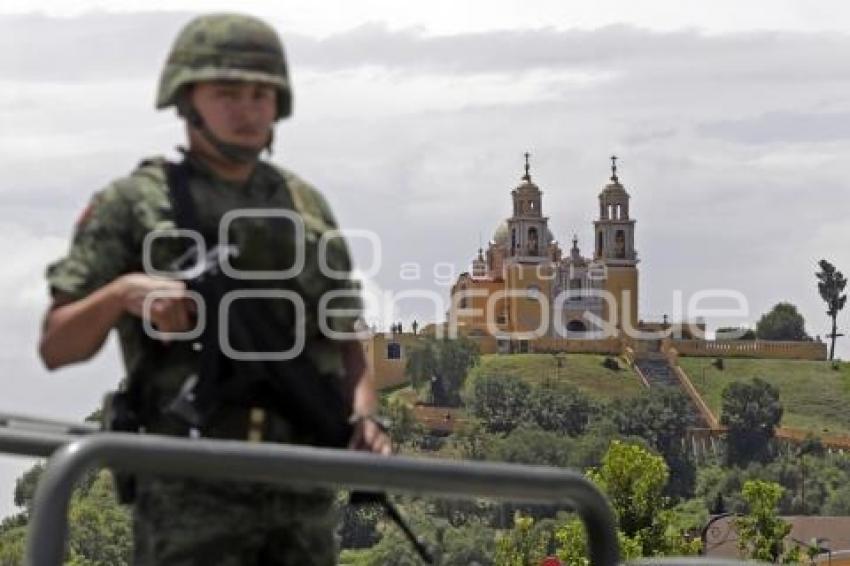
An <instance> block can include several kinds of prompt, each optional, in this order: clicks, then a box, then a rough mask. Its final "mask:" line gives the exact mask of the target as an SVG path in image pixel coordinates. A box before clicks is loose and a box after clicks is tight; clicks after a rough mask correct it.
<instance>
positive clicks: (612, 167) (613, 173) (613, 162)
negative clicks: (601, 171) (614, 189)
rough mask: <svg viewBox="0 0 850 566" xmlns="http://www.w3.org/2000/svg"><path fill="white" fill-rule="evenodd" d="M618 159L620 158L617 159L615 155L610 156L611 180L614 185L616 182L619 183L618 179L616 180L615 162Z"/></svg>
mask: <svg viewBox="0 0 850 566" xmlns="http://www.w3.org/2000/svg"><path fill="white" fill-rule="evenodd" d="M618 159H620V158H619V157H617V156H616V155H612V156H611V180H612V181H614V182H615V183H616V182H617V181H619V179H617V160H618Z"/></svg>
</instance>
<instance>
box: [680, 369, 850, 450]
mask: <svg viewBox="0 0 850 566" xmlns="http://www.w3.org/2000/svg"><path fill="white" fill-rule="evenodd" d="M713 361H714V359H713V358H680V359H679V365H680V366H681V367H682V369H684V370H685V372H686V373H687V374H688V376H689V377H690V378H691V381H692V382H693V384H694V386H695V387H696V388H697V389H698V390H699V392H700V394H701V395H702V396H703V399H705V402H706V403H708V406H709V407H711V410H712V411H714V413H715V414H716V415H717V417H718V418H720V405H721V401H720V395H721V393H722V392H723V388H724V387H725V386H726V385H727V384H729V383H731V382H733V381H749V380H750V379H752V378H754V377H760V378H761V379H763V380H765V381H767V382H769V383H772V384H773V385H775V386H776V387H777V388H778V389H779V399H780V400H781V401H782V406H783V407H784V415H783V417H782V426H787V427H792V428H799V429H804V430H808V431H811V432H812V433H814V434H818V435H830V434H850V364H848V363H846V362H845V363H841V366H840V370H838V371H836V370H834V369H832V364H831V362H826V361H822V362H815V361H798V360H763V359H729V358H725V359H724V360H723V361H724V364H725V369H724V370H723V371H720V370H718V369H716V368H715V367H714V366H712V365H711V363H712V362H713ZM703 376H704V377H703Z"/></svg>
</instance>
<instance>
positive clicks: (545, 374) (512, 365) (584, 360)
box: [469, 354, 644, 400]
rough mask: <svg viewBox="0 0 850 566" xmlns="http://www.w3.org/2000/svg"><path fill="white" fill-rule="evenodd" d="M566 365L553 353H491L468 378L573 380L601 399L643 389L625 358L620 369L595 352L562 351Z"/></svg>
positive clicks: (542, 381) (532, 381)
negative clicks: (559, 362) (607, 363)
mask: <svg viewBox="0 0 850 566" xmlns="http://www.w3.org/2000/svg"><path fill="white" fill-rule="evenodd" d="M559 357H560V358H561V359H562V360H563V362H562V364H563V367H561V368H559V367H558V359H557V358H556V357H555V356H554V355H552V354H512V355H509V356H508V355H499V354H488V355H484V356H481V363H480V364H479V365H478V366H476V367H475V368H473V369H472V371H471V372H470V375H469V379H474V378H475V376H476V375H481V374H490V375H514V376H517V377H520V378H522V379H524V380H526V381H527V382H529V383H534V384H542V383H546V382H547V381H548V382H549V383H552V384H554V383H558V382H561V383H570V384H572V385H574V386H576V387H577V388H578V389H580V390H581V391H583V392H584V393H586V394H587V395H589V396H591V397H593V398H595V399H600V400H612V399H620V398H624V397H633V396H635V395H638V394H639V393H640V392H641V391H643V389H644V388H643V385H642V384H641V382H640V378H639V377H638V376H637V374H636V373H635V372H634V371H633V370H631V369H629V368H628V367H626V365H625V364H624V363H623V361H622V360H618V361H619V363H620V367H621V368H622V369H620V370H619V371H615V370H610V369H608V368H605V367H603V366H602V361H603V360H604V359H605V356H601V355H596V354H559Z"/></svg>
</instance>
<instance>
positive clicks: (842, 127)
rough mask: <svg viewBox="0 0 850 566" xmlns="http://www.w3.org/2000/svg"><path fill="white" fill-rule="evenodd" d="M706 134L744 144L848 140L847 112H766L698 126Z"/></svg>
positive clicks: (849, 124) (849, 119)
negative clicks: (750, 116)
mask: <svg viewBox="0 0 850 566" xmlns="http://www.w3.org/2000/svg"><path fill="white" fill-rule="evenodd" d="M699 130H700V132H701V133H703V134H704V135H706V136H711V137H718V138H722V139H726V140H730V141H735V142H740V143H746V144H756V145H760V144H767V143H772V142H781V143H787V142H802V143H805V142H825V141H839V140H847V139H850V112H822V113H814V112H791V111H789V112H769V113H767V114H762V115H760V116H755V117H752V118H745V119H741V120H721V121H717V122H711V123H706V124H702V125H701V126H700V127H699Z"/></svg>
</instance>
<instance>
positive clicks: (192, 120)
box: [177, 96, 274, 163]
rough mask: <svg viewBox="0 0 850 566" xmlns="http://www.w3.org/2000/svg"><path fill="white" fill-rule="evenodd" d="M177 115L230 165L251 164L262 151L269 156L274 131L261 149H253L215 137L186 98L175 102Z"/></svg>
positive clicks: (252, 147) (183, 97)
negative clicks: (266, 152) (265, 151)
mask: <svg viewBox="0 0 850 566" xmlns="http://www.w3.org/2000/svg"><path fill="white" fill-rule="evenodd" d="M177 113H178V114H180V116H183V117H184V118H186V121H187V122H189V125H190V126H192V127H193V128H195V129H196V130H198V131H199V132H200V133H201V135H202V136H204V139H205V140H207V141H208V142H209V143H210V145H212V146H213V147H214V148H215V149H216V150H217V151H218V152H219V153H220V154H221V155H222V156H223V157H224V158H225V159H227V160H228V161H230V162H232V163H251V162H252V161H256V160H257V159H258V158H259V157H260V153H262V152H263V150H264V149H265V150H268V152H269V154H270V155H271V152H272V142H273V141H274V130H270V131H269V139H268V141H266V144H265V145H264V146H263V147H259V148H258V147H254V146H250V145H242V144H238V143H230V142H226V141H224V140H222V139H221V138H219V137H218V136H216V135H215V134H214V133H212V131H211V130H210V129H209V128H208V127H207V125H206V123H205V122H204V118H203V116H201V113H200V112H198V110H197V109H196V108H195V106H194V105H193V104H192V103H191V102H189V100H188V99H187V97H185V96H181V97H180V98H179V100H178V101H177Z"/></svg>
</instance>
